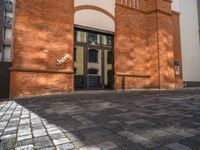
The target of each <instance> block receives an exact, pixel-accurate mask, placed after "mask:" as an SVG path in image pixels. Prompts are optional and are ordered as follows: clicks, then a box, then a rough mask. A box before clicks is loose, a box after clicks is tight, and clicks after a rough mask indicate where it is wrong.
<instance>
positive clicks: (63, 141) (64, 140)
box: [53, 138, 70, 145]
mask: <svg viewBox="0 0 200 150" xmlns="http://www.w3.org/2000/svg"><path fill="white" fill-rule="evenodd" d="M69 142H70V141H69V139H67V138H62V139H55V140H53V143H54V144H55V145H60V144H66V143H69Z"/></svg>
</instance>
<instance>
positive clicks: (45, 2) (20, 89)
mask: <svg viewBox="0 0 200 150" xmlns="http://www.w3.org/2000/svg"><path fill="white" fill-rule="evenodd" d="M73 12H74V1H73V0H67V1H66V0H59V1H57V0H39V1H38V0H28V1H27V0H16V10H15V27H14V31H15V32H14V44H13V48H14V53H13V67H12V68H11V84H10V87H11V90H10V97H23V96H32V95H40V94H49V93H57V92H67V91H72V90H73V60H72V59H73V34H74V33H73V31H74V21H73V20H74V17H73V15H74V14H73ZM65 54H69V55H70V56H71V60H70V61H69V62H66V63H64V64H63V65H60V66H58V65H57V59H61V58H63V57H64V55H65Z"/></svg>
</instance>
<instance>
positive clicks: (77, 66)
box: [74, 46, 84, 88]
mask: <svg viewBox="0 0 200 150" xmlns="http://www.w3.org/2000/svg"><path fill="white" fill-rule="evenodd" d="M74 56H75V58H74V59H76V61H74V72H75V77H74V86H75V88H84V47H81V46H75V51H74Z"/></svg>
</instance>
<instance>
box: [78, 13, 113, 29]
mask: <svg viewBox="0 0 200 150" xmlns="http://www.w3.org/2000/svg"><path fill="white" fill-rule="evenodd" d="M75 24H77V25H82V26H87V27H92V28H97V29H102V30H107V31H113V32H114V29H115V25H114V21H113V20H112V19H111V18H110V17H108V16H106V15H105V14H103V13H101V12H98V11H95V10H81V11H78V12H76V13H75Z"/></svg>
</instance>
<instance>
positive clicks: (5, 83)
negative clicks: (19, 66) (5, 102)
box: [0, 62, 12, 98]
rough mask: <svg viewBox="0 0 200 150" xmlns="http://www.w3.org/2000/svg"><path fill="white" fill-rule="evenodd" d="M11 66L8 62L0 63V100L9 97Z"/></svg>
mask: <svg viewBox="0 0 200 150" xmlns="http://www.w3.org/2000/svg"><path fill="white" fill-rule="evenodd" d="M11 66H12V63H10V62H0V98H8V97H9V87H10V72H9V68H10V67H11Z"/></svg>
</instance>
